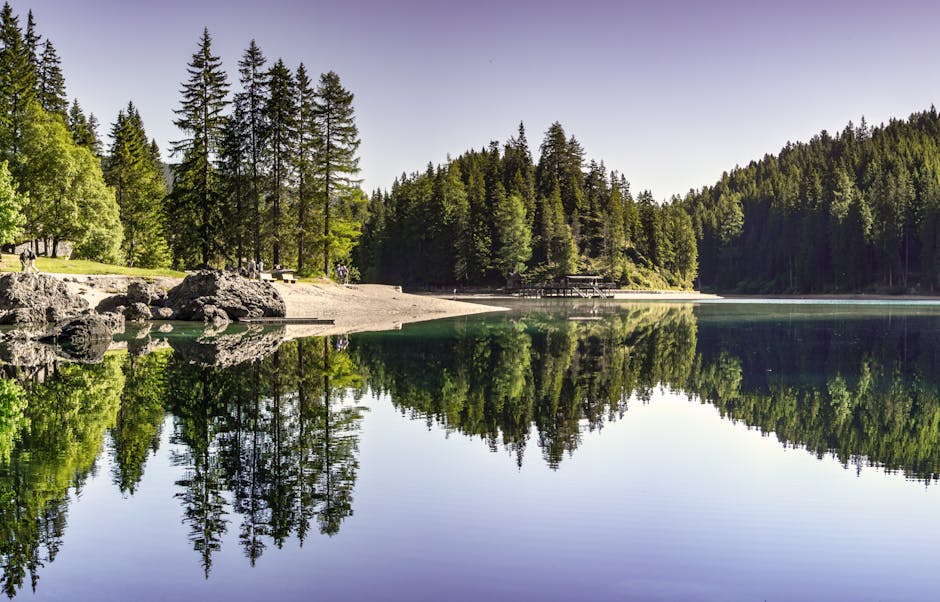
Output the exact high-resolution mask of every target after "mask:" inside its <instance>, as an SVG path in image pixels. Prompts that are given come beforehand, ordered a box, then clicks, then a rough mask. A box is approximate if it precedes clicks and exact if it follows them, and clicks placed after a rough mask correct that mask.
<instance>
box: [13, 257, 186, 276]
mask: <svg viewBox="0 0 940 602" xmlns="http://www.w3.org/2000/svg"><path fill="white" fill-rule="evenodd" d="M36 267H37V268H38V269H39V271H40V272H52V273H55V274H88V275H95V276H98V275H109V276H110V275H114V276H135V277H138V278H156V277H157V276H175V277H179V278H182V277H184V276H186V274H185V273H183V272H177V271H176V270H171V269H149V268H129V267H127V266H122V265H110V264H107V263H98V262H97V261H88V260H86V259H61V258H59V259H52V258H50V257H39V258H38V259H36ZM0 271H3V272H19V271H20V259H19V257H18V256H16V255H12V254H6V253H4V254H3V255H2V256H0Z"/></svg>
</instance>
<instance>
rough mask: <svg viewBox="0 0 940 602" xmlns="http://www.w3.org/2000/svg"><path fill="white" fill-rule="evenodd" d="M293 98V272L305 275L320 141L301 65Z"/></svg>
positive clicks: (308, 83)
mask: <svg viewBox="0 0 940 602" xmlns="http://www.w3.org/2000/svg"><path fill="white" fill-rule="evenodd" d="M294 84H295V86H296V90H297V92H296V95H297V138H296V146H295V149H294V169H295V171H296V174H297V205H296V209H297V223H296V226H295V232H296V237H297V272H298V273H301V274H303V273H306V270H307V267H306V266H305V265H304V262H305V260H306V258H307V254H308V249H307V242H308V238H307V234H308V233H309V232H313V231H314V230H313V227H312V225H313V224H312V217H313V216H312V215H311V213H312V212H311V206H310V201H311V198H312V196H313V190H312V188H313V166H314V159H315V157H316V152H317V146H318V144H319V141H320V137H319V132H318V131H317V123H316V120H315V119H314V102H315V96H314V90H313V84H312V82H311V81H310V76H309V75H308V74H307V68H306V67H304V64H303V63H301V64H300V66H299V67H297V74H296V76H295V78H294Z"/></svg>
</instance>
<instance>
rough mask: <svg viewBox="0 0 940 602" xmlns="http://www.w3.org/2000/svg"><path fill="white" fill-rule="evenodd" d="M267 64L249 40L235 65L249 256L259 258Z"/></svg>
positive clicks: (255, 43) (259, 49)
mask: <svg viewBox="0 0 940 602" xmlns="http://www.w3.org/2000/svg"><path fill="white" fill-rule="evenodd" d="M266 62H267V61H266V60H265V58H264V54H263V53H262V52H261V48H259V47H258V44H257V42H255V41H254V40H251V42H250V43H249V44H248V48H247V49H246V50H245V53H244V55H242V59H241V60H240V61H239V62H238V73H239V76H240V79H239V83H240V84H241V88H242V89H241V92H239V93H238V94H236V95H235V105H236V106H237V107H238V111H237V115H238V116H239V120H240V123H241V124H240V125H239V129H240V130H241V132H242V134H243V136H244V143H245V147H246V148H245V158H246V160H247V161H248V174H247V177H248V189H249V195H250V197H251V198H250V200H249V209H250V211H251V233H252V255H253V256H254V259H255V261H258V260H260V259H261V213H262V209H261V196H262V179H263V176H264V174H263V169H262V165H261V162H262V154H263V151H264V144H265V142H264V134H265V130H266V128H265V116H264V106H265V103H266V101H267V91H268V89H267V81H266V77H267V70H266V69H265V68H264V66H265V63H266Z"/></svg>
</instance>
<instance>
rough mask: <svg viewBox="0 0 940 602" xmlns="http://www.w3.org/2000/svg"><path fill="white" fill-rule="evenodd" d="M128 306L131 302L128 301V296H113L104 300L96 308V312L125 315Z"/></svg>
mask: <svg viewBox="0 0 940 602" xmlns="http://www.w3.org/2000/svg"><path fill="white" fill-rule="evenodd" d="M128 305H130V301H128V300H127V295H111V296H110V297H105V298H104V299H102V300H101V302H99V303H98V305H97V306H96V307H95V311H96V312H98V313H99V314H110V313H117V314H123V313H124V310H125V309H127V306H128Z"/></svg>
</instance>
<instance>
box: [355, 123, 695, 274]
mask: <svg viewBox="0 0 940 602" xmlns="http://www.w3.org/2000/svg"><path fill="white" fill-rule="evenodd" d="M539 150H540V156H539V159H538V162H537V163H536V162H535V161H534V160H533V157H532V154H531V152H530V150H529V146H528V141H527V139H526V132H525V128H524V127H523V125H522V124H520V125H519V130H518V133H517V135H516V136H514V137H512V138H510V139H509V140H508V141H507V142H506V143H505V144H504V145H502V146H500V144H499V143H497V142H491V143H490V144H489V146H488V147H487V148H484V149H481V150H471V151H468V152H466V153H464V154H462V155H460V156H459V157H457V158H456V159H454V160H451V161H448V162H447V163H446V164H444V165H439V166H437V167H435V166H434V165H432V164H428V166H427V169H426V170H425V171H424V172H423V173H413V174H411V175H407V174H403V175H402V176H401V177H400V178H398V179H396V181H395V183H394V184H393V185H392V188H391V191H376V192H375V193H373V195H372V199H371V202H370V204H369V210H368V214H367V216H366V218H365V222H364V224H363V235H362V239H361V241H360V245H359V247H358V248H357V250H356V253H355V259H356V264H357V265H358V266H359V267H360V269H361V271H362V276H363V278H364V279H366V280H370V281H378V282H388V283H397V282H405V283H408V284H416V285H424V286H429V285H430V286H440V285H449V284H452V283H456V284H459V285H486V284H490V285H502V284H504V283H505V282H506V279H507V278H508V277H509V276H510V275H511V274H521V275H522V277H523V278H525V279H529V280H532V281H544V280H550V279H553V278H556V277H558V276H560V275H564V274H570V273H594V274H602V275H603V276H605V277H606V278H608V279H609V280H611V281H614V282H618V283H621V284H623V285H626V286H633V287H654V288H673V287H688V286H690V285H691V283H692V279H693V278H694V276H695V273H696V247H695V238H694V232H693V229H692V222H691V220H690V219H689V216H688V215H687V214H686V213H685V212H684V211H683V210H682V209H681V208H680V207H679V205H678V204H665V205H660V204H658V203H656V202H655V201H654V200H653V196H652V194H650V193H649V192H641V193H640V194H639V196H638V197H637V198H636V199H634V198H633V196H632V194H631V192H630V186H629V183H628V182H627V180H626V178H625V177H624V176H623V175H622V174H619V173H617V172H616V171H611V172H608V171H607V168H606V167H605V165H604V163H603V162H597V161H593V160H592V161H587V160H586V158H585V152H584V149H583V148H582V146H581V144H580V143H579V142H578V140H577V138H575V137H574V136H570V137H568V136H567V135H566V134H565V131H564V129H563V128H562V126H561V124H560V123H557V122H556V123H554V124H552V125H551V127H549V129H548V131H547V132H546V133H545V138H544V140H543V142H542V144H541V146H540V149H539Z"/></svg>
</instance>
